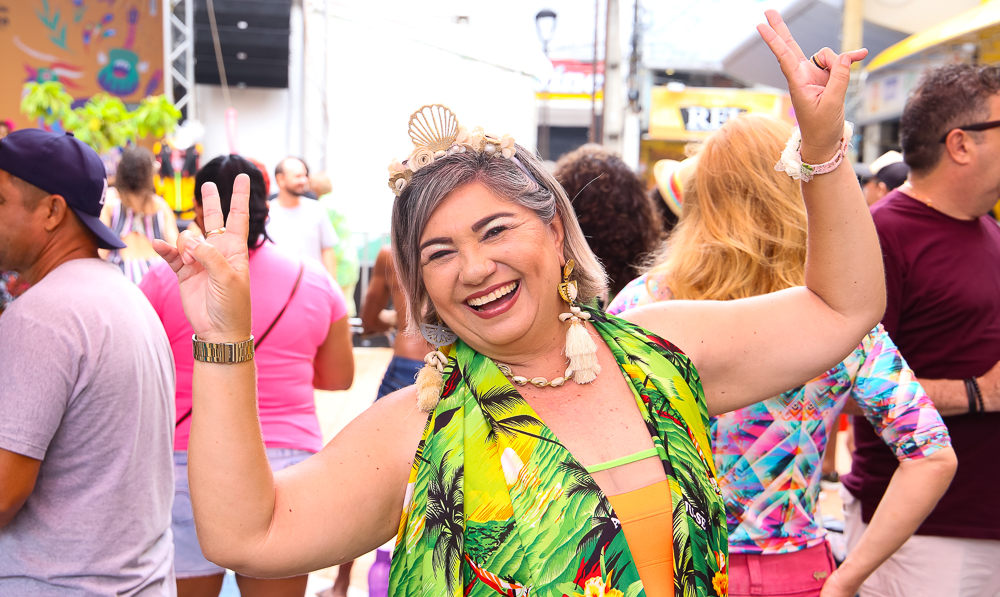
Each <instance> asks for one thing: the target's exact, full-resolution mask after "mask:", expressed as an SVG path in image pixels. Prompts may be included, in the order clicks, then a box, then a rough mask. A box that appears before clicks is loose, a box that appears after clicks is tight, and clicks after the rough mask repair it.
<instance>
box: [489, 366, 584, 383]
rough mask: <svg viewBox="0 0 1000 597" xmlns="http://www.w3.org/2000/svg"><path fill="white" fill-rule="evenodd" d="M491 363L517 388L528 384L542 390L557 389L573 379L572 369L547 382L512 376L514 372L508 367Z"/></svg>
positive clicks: (540, 379)
mask: <svg viewBox="0 0 1000 597" xmlns="http://www.w3.org/2000/svg"><path fill="white" fill-rule="evenodd" d="M493 362H494V363H496V366H497V367H498V368H499V369H500V372H501V373H503V374H504V375H505V376H506V377H508V378H509V379H510V382H511V383H512V384H514V385H515V386H518V387H521V386H526V385H528V384H529V383H530V384H531V385H533V386H535V387H536V388H544V387H550V388H558V387H559V386H561V385H563V384H564V383H566V380H568V379H572V378H573V369H567V370H566V373H565V374H564V375H563V376H562V377H557V378H555V379H553V380H552V381H549V380H547V379H545V378H544V377H541V376H539V377H532V378H531V379H528V378H527V377H524V376H523V375H514V372H513V371H511V370H510V365H505V364H503V363H497V362H496V361H493Z"/></svg>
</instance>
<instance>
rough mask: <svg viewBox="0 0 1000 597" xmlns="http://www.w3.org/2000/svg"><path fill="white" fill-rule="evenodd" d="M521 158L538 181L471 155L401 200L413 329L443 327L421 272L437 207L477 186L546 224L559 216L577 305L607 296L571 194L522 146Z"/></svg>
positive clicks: (395, 212) (501, 162) (397, 227)
mask: <svg viewBox="0 0 1000 597" xmlns="http://www.w3.org/2000/svg"><path fill="white" fill-rule="evenodd" d="M515 159H517V160H518V161H519V162H520V163H521V165H522V166H524V169H525V170H526V171H527V172H528V173H530V174H531V177H533V178H534V180H532V179H531V178H529V177H528V176H527V175H526V174H525V172H524V171H522V170H521V169H520V168H519V167H518V166H517V163H515V162H514V161H513V160H509V159H504V158H502V157H500V156H495V157H494V156H490V155H488V154H486V153H485V152H484V153H476V152H474V151H467V152H465V153H456V154H453V155H449V156H445V157H442V158H438V159H436V160H434V162H433V163H431V164H429V165H427V166H424V167H423V168H421V169H420V170H418V171H417V172H416V173H415V174H414V175H413V178H412V179H411V180H410V183H409V184H408V185H407V186H406V188H405V189H404V190H403V192H402V194H400V196H399V197H398V198H397V199H396V202H395V204H394V205H393V207H392V255H393V259H394V260H395V264H396V271H397V272H398V275H399V281H400V284H401V285H402V287H403V292H404V293H405V294H406V301H407V308H408V310H409V315H410V317H409V321H410V322H411V324H410V325H411V328H415V327H416V326H418V325H419V324H421V323H432V324H433V323H437V322H438V314H437V311H436V309H435V308H434V305H433V304H432V303H431V301H430V300H429V297H428V296H427V288H426V287H425V286H424V280H423V276H422V275H421V272H420V237H421V236H422V235H423V233H424V228H425V227H426V226H427V221H428V220H429V219H430V217H431V214H432V213H433V212H434V210H435V209H437V206H438V205H440V204H441V202H443V201H444V200H445V198H447V197H448V195H449V194H450V193H451V192H452V191H454V190H456V189H458V188H459V187H462V186H464V185H466V184H469V183H473V182H478V183H480V184H482V185H483V186H485V187H486V188H488V189H489V190H490V191H491V192H492V193H493V194H494V195H495V196H497V197H500V198H503V199H507V200H509V201H511V202H513V203H516V204H518V205H521V206H523V207H526V208H528V209H530V210H531V211H533V212H535V215H537V216H538V217H539V219H541V220H542V222H544V223H545V224H551V223H552V222H553V221H554V220H555V219H556V218H557V217H558V218H559V220H560V221H561V222H562V225H563V231H564V238H563V257H564V258H565V259H566V260H570V259H572V260H574V261H575V262H576V268H575V269H574V271H573V274H572V276H571V279H573V280H576V282H577V286H578V298H577V301H578V302H580V303H588V302H590V301H591V300H593V299H594V298H596V297H599V296H604V294H605V292H607V277H606V276H605V273H604V268H603V267H602V266H601V263H600V262H599V261H598V260H597V257H595V256H594V253H593V252H592V251H591V250H590V246H588V245H587V240H586V238H585V237H584V236H583V231H582V230H580V224H579V223H578V222H577V220H576V213H575V212H574V211H573V205H572V204H571V203H570V200H569V197H567V196H566V191H565V190H563V188H562V186H560V184H559V183H558V182H557V181H556V179H555V178H554V177H553V176H552V174H550V173H549V172H548V170H546V169H545V167H544V166H543V165H542V162H541V161H540V160H539V158H538V157H537V156H535V155H534V154H532V153H531V152H529V151H528V150H526V149H525V148H523V147H521V146H520V145H518V146H517V152H516V158H515ZM552 292H553V293H555V292H556V289H555V288H553V289H552ZM410 331H415V330H414V329H411V330H410Z"/></svg>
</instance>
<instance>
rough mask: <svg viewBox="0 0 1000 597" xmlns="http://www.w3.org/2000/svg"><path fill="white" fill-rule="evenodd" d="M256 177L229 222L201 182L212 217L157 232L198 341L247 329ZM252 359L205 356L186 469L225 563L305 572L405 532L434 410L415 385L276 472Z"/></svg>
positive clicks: (197, 507) (240, 192)
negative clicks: (174, 238)
mask: <svg viewBox="0 0 1000 597" xmlns="http://www.w3.org/2000/svg"><path fill="white" fill-rule="evenodd" d="M249 192H250V179H249V177H248V176H247V175H245V174H241V175H239V176H238V177H237V178H236V182H235V184H234V192H233V200H232V206H231V209H230V214H229V218H228V221H227V222H223V218H222V213H221V210H220V207H219V203H220V202H219V196H218V190H217V189H216V188H215V185H213V184H211V183H209V184H206V185H205V186H204V187H203V197H204V206H205V225H206V226H207V227H208V229H209V230H212V229H215V228H220V227H222V226H223V225H224V224H225V225H226V232H224V233H222V234H215V235H212V236H211V237H209V238H208V239H205V240H203V239H201V238H200V237H197V236H195V235H194V234H192V233H190V232H187V231H185V232H184V233H182V234H181V235H180V238H179V240H178V247H177V248H176V249H175V248H173V247H171V246H170V245H168V244H167V243H165V242H163V241H156V242H155V243H154V247H155V248H156V250H157V252H158V253H159V254H160V255H161V256H162V257H163V258H164V259H165V260H166V261H167V263H168V264H170V267H171V268H172V269H173V270H174V271H175V272H176V273H177V278H178V281H179V282H180V290H181V300H182V302H183V304H184V312H185V315H187V317H188V320H189V321H190V322H191V327H192V329H193V330H194V332H195V334H196V335H197V336H198V338H199V339H201V340H204V341H206V342H237V341H243V340H246V339H247V338H249V336H250V276H249V270H248V261H247V257H248V256H247V245H246V241H247V230H248V221H249V214H248V211H247V206H248V203H249ZM255 373H256V370H255V366H254V363H253V362H252V361H251V362H248V363H240V364H232V365H224V364H213V363H204V362H199V361H196V362H195V364H194V377H193V383H192V393H193V400H194V415H193V416H192V423H191V437H190V441H189V444H188V456H189V463H188V474H189V478H190V482H191V500H192V504H193V506H194V512H195V520H196V524H197V527H198V538H199V541H200V542H201V545H202V549H203V550H204V552H205V555H206V556H207V557H208V558H209V559H211V560H213V561H215V562H217V563H219V564H220V565H223V566H227V567H229V568H233V569H235V570H237V571H239V572H241V573H245V574H248V575H250V576H258V577H282V576H292V575H296V574H302V573H305V572H307V571H310V570H315V569H318V568H323V567H326V566H330V565H332V564H335V563H338V562H342V561H346V560H348V559H351V558H352V557H355V556H357V555H361V554H363V553H365V552H366V551H369V550H371V549H373V548H375V547H377V546H378V545H380V544H382V543H384V542H385V541H386V540H388V539H389V538H390V537H392V535H393V534H394V533H395V532H396V530H397V526H398V523H399V519H400V516H401V512H402V503H403V496H404V492H405V490H406V483H407V479H408V477H409V472H410V466H411V461H412V458H413V455H414V454H415V452H416V448H417V444H418V442H419V440H420V435H421V432H422V430H423V427H424V425H425V422H426V417H425V416H424V415H423V414H421V413H419V412H417V411H416V408H415V404H416V400H415V396H414V393H415V391H414V390H413V389H412V388H409V389H404V390H400V391H399V392H397V394H396V395H394V396H389V397H386V398H385V399H383V400H380V401H379V403H378V404H376V405H374V406H373V407H371V408H369V409H368V410H367V411H365V413H363V414H362V415H361V416H360V417H358V418H357V419H355V420H354V421H353V422H351V424H350V425H348V427H347V428H346V429H345V430H344V431H342V432H341V433H340V434H339V435H338V436H337V437H336V438H335V439H334V440H333V441H331V442H330V443H329V444H328V445H327V446H326V448H324V450H323V451H322V452H320V453H319V454H318V455H317V456H314V457H313V458H310V459H308V460H307V461H305V462H303V463H301V464H299V465H297V466H294V467H291V468H289V469H287V470H284V471H281V472H280V473H278V474H277V475H272V474H271V469H270V467H269V466H268V462H267V455H266V453H265V450H264V442H263V439H262V437H261V433H260V423H259V421H258V419H257V409H256V386H255Z"/></svg>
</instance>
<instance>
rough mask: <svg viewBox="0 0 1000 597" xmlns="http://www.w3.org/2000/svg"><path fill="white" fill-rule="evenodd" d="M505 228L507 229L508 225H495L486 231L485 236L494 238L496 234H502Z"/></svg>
mask: <svg viewBox="0 0 1000 597" xmlns="http://www.w3.org/2000/svg"><path fill="white" fill-rule="evenodd" d="M505 230H507V226H494V227H493V228H490V229H489V230H487V231H486V234H485V235H483V238H493V237H495V236H498V235H500V234H501V233H503V232H504V231H505Z"/></svg>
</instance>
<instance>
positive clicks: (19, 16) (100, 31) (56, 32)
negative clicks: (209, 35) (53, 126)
mask: <svg viewBox="0 0 1000 597" xmlns="http://www.w3.org/2000/svg"><path fill="white" fill-rule="evenodd" d="M162 12H163V2H162V0H0V120H6V119H11V120H13V121H14V122H15V123H16V124H17V127H18V128H21V127H24V126H29V125H32V126H36V125H35V123H29V122H28V120H27V118H25V117H24V116H23V115H22V114H21V113H20V110H19V106H20V103H21V89H22V86H23V85H24V83H25V82H28V81H51V80H58V81H59V82H61V83H62V84H63V86H64V87H65V88H66V91H67V92H68V93H69V94H70V95H71V96H73V98H74V99H76V100H78V103H74V107H76V106H77V105H78V104H82V103H83V102H85V101H86V100H87V99H88V98H89V97H91V96H93V95H95V94H97V93H102V92H104V93H109V94H111V95H115V96H118V97H120V98H121V99H122V101H124V102H125V103H127V104H128V103H137V102H138V101H139V100H140V99H142V98H143V97H146V96H147V95H152V94H159V93H163V24H162V23H163V21H162Z"/></svg>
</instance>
